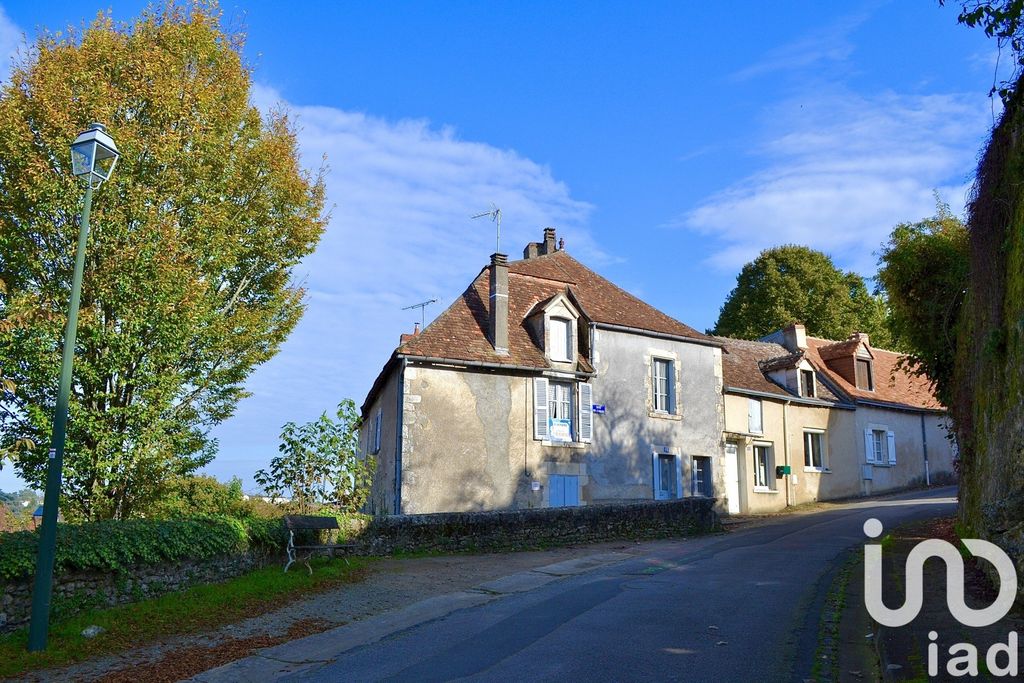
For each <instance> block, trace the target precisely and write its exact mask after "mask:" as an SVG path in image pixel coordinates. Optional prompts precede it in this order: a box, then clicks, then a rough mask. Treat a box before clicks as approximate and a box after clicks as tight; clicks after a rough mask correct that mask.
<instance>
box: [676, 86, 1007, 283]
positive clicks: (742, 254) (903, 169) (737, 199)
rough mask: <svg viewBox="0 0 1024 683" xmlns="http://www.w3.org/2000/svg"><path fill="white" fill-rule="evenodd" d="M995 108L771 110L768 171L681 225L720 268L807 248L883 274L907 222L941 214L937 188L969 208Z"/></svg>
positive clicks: (855, 104) (846, 102)
mask: <svg viewBox="0 0 1024 683" xmlns="http://www.w3.org/2000/svg"><path fill="white" fill-rule="evenodd" d="M988 105H989V103H988V101H987V100H986V99H984V98H970V99H969V98H967V97H961V96H956V95H931V96H901V95H896V94H892V93H887V94H883V95H879V96H873V97H865V96H859V95H854V94H851V93H834V94H830V95H826V94H823V93H818V94H816V95H815V96H814V97H808V98H807V99H804V100H799V101H796V100H790V101H787V102H784V103H783V104H781V105H779V106H777V107H774V108H773V109H772V110H771V111H769V112H767V115H766V119H767V120H769V121H772V127H771V129H770V130H769V131H768V133H767V134H766V135H765V136H764V142H763V144H762V145H761V147H760V148H759V149H757V150H755V154H757V155H759V156H761V157H762V158H763V159H764V160H765V162H764V170H761V171H759V172H757V173H754V174H752V175H750V176H748V177H746V178H744V179H742V180H740V181H738V182H737V183H735V184H733V185H732V186H730V187H728V188H726V189H724V190H723V191H721V192H719V193H717V194H715V195H713V196H711V197H709V198H707V199H706V200H705V201H703V202H702V203H700V204H699V205H698V206H697V207H696V208H694V209H693V210H691V211H689V212H687V213H685V214H684V215H683V216H681V217H680V218H679V219H678V220H677V221H674V222H673V225H678V226H682V227H686V228H688V229H691V230H694V231H697V232H700V233H702V234H706V235H710V236H713V237H714V238H716V239H717V240H718V241H719V242H720V245H721V246H720V249H719V250H718V251H716V252H715V253H714V254H713V255H712V256H711V257H710V259H709V261H710V262H711V263H712V264H713V265H715V266H718V267H720V268H722V269H726V270H735V269H737V268H738V267H739V266H741V265H742V264H743V263H744V262H746V261H748V260H750V259H751V258H753V257H754V256H756V255H757V253H758V252H760V251H761V250H762V249H764V248H766V247H769V246H773V245H777V244H784V243H797V244H807V245H810V246H812V247H815V248H817V249H822V250H824V251H827V252H829V253H831V254H832V255H833V256H835V257H836V258H837V260H838V261H839V262H840V263H841V264H843V265H844V266H845V267H848V268H854V269H856V270H858V271H860V272H862V273H865V274H872V273H873V272H874V268H875V258H874V256H873V255H872V253H873V252H874V251H876V250H877V249H878V247H879V245H880V244H881V243H882V241H883V240H884V239H885V238H886V236H887V235H888V234H889V232H890V231H891V229H892V227H893V226H894V225H896V224H897V223H900V222H903V221H909V220H917V219H920V218H923V217H925V216H929V215H932V214H933V213H934V209H935V201H934V198H933V191H934V190H938V191H939V193H940V195H941V197H942V198H943V199H944V200H945V201H947V202H948V203H949V204H950V205H951V208H952V209H953V211H954V212H960V211H961V210H962V208H963V205H964V202H965V197H966V192H967V190H968V189H969V185H970V183H969V176H970V174H971V172H972V171H973V170H974V165H975V160H976V154H977V150H978V149H979V147H980V145H981V143H982V142H983V139H984V134H985V132H986V130H987V126H988V125H989V124H990V123H991V114H990V112H989V106H988Z"/></svg>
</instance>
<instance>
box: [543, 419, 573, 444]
mask: <svg viewBox="0 0 1024 683" xmlns="http://www.w3.org/2000/svg"><path fill="white" fill-rule="evenodd" d="M548 435H549V438H550V439H551V440H552V441H572V420H565V419H561V418H550V419H548Z"/></svg>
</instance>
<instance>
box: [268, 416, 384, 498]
mask: <svg viewBox="0 0 1024 683" xmlns="http://www.w3.org/2000/svg"><path fill="white" fill-rule="evenodd" d="M359 424H360V420H359V412H358V411H357V410H356V404H355V403H354V402H353V401H352V399H345V400H343V401H342V402H341V403H339V404H338V411H337V419H336V420H334V419H331V418H330V417H328V416H327V413H324V414H322V415H321V416H320V417H319V418H317V419H316V420H314V421H312V422H307V423H306V424H303V425H296V424H295V423H294V422H289V423H288V424H286V425H285V426H284V428H283V429H282V431H281V445H280V447H279V448H278V450H279V451H280V453H281V454H280V455H279V456H277V457H275V458H274V459H273V460H271V461H270V468H269V469H267V470H260V471H259V472H257V473H256V474H255V475H254V478H255V480H256V483H257V484H259V485H260V486H262V487H263V489H264V490H265V491H266V492H267V495H268V496H271V497H272V498H273V499H277V498H282V497H290V498H291V502H290V505H289V507H291V508H292V509H294V510H296V511H299V512H303V513H308V512H312V511H314V510H317V509H319V508H321V507H330V508H335V509H337V510H340V511H342V512H358V511H359V510H361V509H362V507H363V505H364V504H365V503H366V499H367V496H368V495H369V492H370V486H371V484H372V481H373V474H374V470H375V469H376V461H375V459H374V458H373V457H370V456H367V457H366V458H360V457H359Z"/></svg>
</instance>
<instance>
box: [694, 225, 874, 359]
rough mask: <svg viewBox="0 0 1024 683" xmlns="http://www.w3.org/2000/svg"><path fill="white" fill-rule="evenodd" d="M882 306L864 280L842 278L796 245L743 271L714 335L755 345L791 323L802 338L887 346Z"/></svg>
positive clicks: (825, 260)
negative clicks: (865, 337) (858, 337)
mask: <svg viewBox="0 0 1024 683" xmlns="http://www.w3.org/2000/svg"><path fill="white" fill-rule="evenodd" d="M885 317H886V311H885V301H884V299H883V298H882V297H880V296H874V295H872V294H871V293H870V292H869V291H868V288H867V286H866V285H865V284H864V278H862V277H861V276H860V275H858V274H856V273H854V272H846V273H844V272H842V271H841V270H839V269H838V268H836V266H835V264H833V263H832V259H831V258H829V257H828V256H827V255H825V254H823V253H822V252H820V251H815V250H814V249H811V248H809V247H803V246H798V245H786V246H781V247H773V248H771V249H765V250H764V251H762V252H761V254H760V255H759V256H758V257H757V258H756V259H754V260H753V261H751V262H750V263H748V264H746V265H745V266H743V269H742V270H741V271H740V273H739V275H738V276H737V277H736V287H735V288H733V290H732V291H731V292H729V296H728V297H727V298H726V300H725V303H724V304H722V308H721V311H720V312H719V315H718V322H717V323H715V327H714V330H713V333H714V334H720V335H723V336H727V337H738V338H740V339H757V338H759V337H763V336H765V335H767V334H770V333H772V332H774V331H775V330H778V329H780V328H782V327H785V326H786V325H788V324H790V323H792V322H802V323H803V324H804V326H805V327H806V328H807V333H808V334H811V335H814V336H817V337H824V338H826V339H845V338H846V337H847V336H849V335H850V334H851V333H853V332H867V333H868V334H869V335H871V342H872V344H874V345H876V346H880V347H887V346H890V345H891V342H892V339H891V337H890V335H889V330H888V328H887V326H886V321H885Z"/></svg>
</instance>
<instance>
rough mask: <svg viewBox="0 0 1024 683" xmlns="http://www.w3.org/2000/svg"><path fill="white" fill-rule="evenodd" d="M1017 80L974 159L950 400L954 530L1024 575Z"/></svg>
mask: <svg viewBox="0 0 1024 683" xmlns="http://www.w3.org/2000/svg"><path fill="white" fill-rule="evenodd" d="M1022 85H1024V79H1022V80H1021V81H1018V83H1017V87H1016V94H1015V95H1014V96H1013V98H1012V99H1011V100H1010V101H1009V102H1008V103H1007V107H1006V110H1005V111H1004V113H1003V116H1002V119H1001V120H1000V122H999V124H998V125H997V126H996V128H995V129H994V130H993V132H992V137H991V139H990V141H989V144H988V147H987V148H986V149H985V151H984V154H983V156H982V158H981V162H980V163H979V166H978V174H977V179H976V182H975V188H974V196H973V197H972V200H971V202H970V205H969V219H968V230H969V232H970V259H971V263H970V286H969V290H968V294H967V298H966V301H965V305H964V308H963V310H962V316H961V320H960V325H961V329H960V333H959V334H958V339H959V342H958V344H959V345H958V349H957V362H956V381H955V398H954V405H953V408H952V411H953V415H954V417H955V418H956V422H957V425H956V426H957V438H958V441H959V444H960V453H961V491H960V496H961V506H960V516H961V523H962V525H963V527H964V528H963V531H964V533H965V534H968V535H975V536H978V537H981V538H987V539H989V540H991V541H993V542H995V543H998V544H999V545H1000V546H1002V547H1003V548H1004V549H1005V550H1007V551H1009V552H1010V553H1011V555H1012V556H1013V557H1014V559H1015V560H1016V563H1017V567H1018V575H1019V576H1021V578H1022V579H1024V571H1022V570H1024V98H1022V96H1021V95H1022V89H1024V88H1022Z"/></svg>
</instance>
